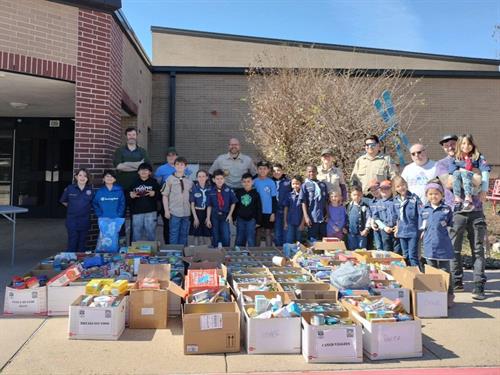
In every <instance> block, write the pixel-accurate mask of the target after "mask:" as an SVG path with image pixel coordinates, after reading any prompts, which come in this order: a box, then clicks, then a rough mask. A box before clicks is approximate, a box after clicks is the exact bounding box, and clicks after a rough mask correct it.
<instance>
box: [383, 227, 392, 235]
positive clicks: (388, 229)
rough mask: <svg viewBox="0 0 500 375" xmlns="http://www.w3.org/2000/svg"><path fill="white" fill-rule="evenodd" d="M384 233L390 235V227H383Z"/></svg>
mask: <svg viewBox="0 0 500 375" xmlns="http://www.w3.org/2000/svg"><path fill="white" fill-rule="evenodd" d="M384 232H385V233H389V234H390V233H392V228H391V227H385V228H384Z"/></svg>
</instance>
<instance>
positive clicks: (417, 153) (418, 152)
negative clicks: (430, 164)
mask: <svg viewBox="0 0 500 375" xmlns="http://www.w3.org/2000/svg"><path fill="white" fill-rule="evenodd" d="M424 152H425V150H420V151H415V152H412V153H411V156H417V155H420V154H423V153H424Z"/></svg>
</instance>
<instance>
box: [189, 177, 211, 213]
mask: <svg viewBox="0 0 500 375" xmlns="http://www.w3.org/2000/svg"><path fill="white" fill-rule="evenodd" d="M209 190H210V186H209V185H208V184H205V187H204V188H201V186H200V184H199V183H198V182H195V183H194V185H193V188H192V189H191V192H190V193H189V202H191V203H194V207H195V208H196V209H202V210H204V209H206V208H207V207H208V191H209Z"/></svg>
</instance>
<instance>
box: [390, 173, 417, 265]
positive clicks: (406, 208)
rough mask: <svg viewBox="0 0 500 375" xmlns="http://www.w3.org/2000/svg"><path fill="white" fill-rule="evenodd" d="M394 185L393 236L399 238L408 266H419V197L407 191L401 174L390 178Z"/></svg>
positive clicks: (406, 185)
mask: <svg viewBox="0 0 500 375" xmlns="http://www.w3.org/2000/svg"><path fill="white" fill-rule="evenodd" d="M392 184H393V186H394V193H395V197H394V210H395V215H396V217H397V225H396V231H395V236H396V237H397V238H398V239H399V243H400V244H401V250H402V251H403V256H404V257H405V258H406V261H407V262H408V263H409V264H410V266H415V267H418V266H419V257H418V239H419V237H420V233H419V230H418V219H419V216H420V214H419V211H420V210H421V208H422V202H421V201H420V198H419V197H418V196H417V195H416V194H413V193H410V192H409V191H408V184H407V182H406V180H405V179H404V178H403V177H401V176H396V177H394V178H393V180H392Z"/></svg>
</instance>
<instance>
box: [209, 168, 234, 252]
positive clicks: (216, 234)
mask: <svg viewBox="0 0 500 375" xmlns="http://www.w3.org/2000/svg"><path fill="white" fill-rule="evenodd" d="M224 176H225V174H224V171H223V170H222V169H216V170H215V171H214V173H213V179H212V180H213V183H214V186H213V187H212V189H210V191H209V192H208V209H207V222H206V223H207V227H208V228H212V246H213V247H217V246H218V245H219V244H221V246H225V247H229V245H230V242H231V234H230V230H229V224H232V223H233V218H232V216H233V211H234V208H235V206H236V195H234V191H233V189H231V188H230V187H228V186H227V185H226V184H225V183H224V182H225V177H224Z"/></svg>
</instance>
